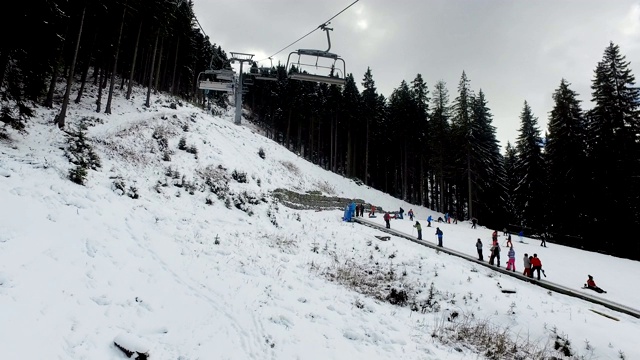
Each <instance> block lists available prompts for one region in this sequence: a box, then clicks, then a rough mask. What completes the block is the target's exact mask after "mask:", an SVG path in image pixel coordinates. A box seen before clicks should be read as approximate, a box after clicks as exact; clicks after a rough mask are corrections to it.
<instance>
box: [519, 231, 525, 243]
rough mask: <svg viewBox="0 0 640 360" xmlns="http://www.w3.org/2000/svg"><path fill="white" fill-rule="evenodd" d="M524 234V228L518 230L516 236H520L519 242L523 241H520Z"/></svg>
mask: <svg viewBox="0 0 640 360" xmlns="http://www.w3.org/2000/svg"><path fill="white" fill-rule="evenodd" d="M523 236H524V230H520V232H519V233H518V237H519V238H520V242H521V243H523V242H524V241H522V237H523Z"/></svg>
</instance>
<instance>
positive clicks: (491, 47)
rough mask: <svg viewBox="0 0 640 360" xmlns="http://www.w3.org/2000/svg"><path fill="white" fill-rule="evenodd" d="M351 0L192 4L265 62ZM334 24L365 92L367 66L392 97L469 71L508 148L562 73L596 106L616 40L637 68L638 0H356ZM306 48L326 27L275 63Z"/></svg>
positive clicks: (541, 112) (212, 28)
mask: <svg viewBox="0 0 640 360" xmlns="http://www.w3.org/2000/svg"><path fill="white" fill-rule="evenodd" d="M351 3H353V0H316V1H310V0H304V1H300V0H195V6H194V9H195V13H196V17H197V18H198V21H199V22H200V24H201V26H202V28H203V29H204V31H205V33H206V34H207V35H208V36H209V37H210V38H211V41H212V42H213V43H216V44H218V45H220V46H222V49H223V50H224V51H225V52H227V54H228V53H229V52H231V51H234V52H245V53H252V54H255V57H254V59H256V60H263V59H266V58H267V57H269V56H270V55H273V54H275V53H276V52H278V51H280V50H281V49H283V48H284V47H286V46H287V45H289V44H291V43H293V42H294V41H296V40H298V39H299V38H301V37H303V36H304V35H305V34H307V33H309V32H310V31H312V30H313V29H314V28H316V27H317V26H318V25H320V24H322V23H324V22H325V21H327V20H329V19H330V18H331V17H333V16H334V15H336V14H338V13H339V12H340V11H341V10H343V9H344V8H346V7H347V6H349V5H350V4H351ZM329 27H331V28H333V29H334V30H333V31H332V32H331V45H332V46H331V50H330V51H331V52H333V53H336V54H338V55H340V56H341V57H342V58H343V59H344V60H345V62H346V72H347V73H352V74H353V76H354V78H355V80H356V83H357V84H358V86H359V88H360V90H361V91H362V86H361V83H362V78H363V77H364V73H365V72H366V70H367V67H370V68H371V70H372V73H373V78H374V81H375V83H376V87H377V89H378V92H379V93H381V94H383V95H385V96H386V97H389V95H390V94H391V92H392V91H393V89H395V88H397V87H398V86H399V85H400V83H401V82H402V80H405V81H407V82H411V81H412V80H413V79H414V78H415V77H416V75H417V74H418V73H419V74H422V77H423V78H424V79H425V81H426V82H427V85H428V86H429V90H432V89H433V85H434V84H435V83H436V81H438V80H444V81H445V82H446V83H447V87H448V89H449V92H450V96H451V100H452V101H453V99H454V98H455V97H456V94H457V86H458V82H459V80H460V76H461V75H462V71H465V72H466V74H467V78H468V79H469V80H470V82H471V87H472V89H473V90H474V91H476V92H477V91H478V90H479V89H482V90H483V91H484V93H485V95H486V98H487V100H488V102H489V104H488V105H489V107H490V108H491V111H492V113H493V115H494V125H495V126H496V128H497V137H498V140H499V141H500V143H501V145H502V146H503V147H504V146H506V143H507V141H509V142H511V143H512V144H513V143H515V140H516V138H517V136H518V128H519V125H520V121H519V116H520V112H521V111H522V108H523V104H524V101H525V100H526V101H528V102H529V104H530V106H531V108H532V110H533V113H534V115H535V116H536V117H537V118H538V121H539V122H538V123H539V125H540V128H541V130H542V131H545V130H546V127H547V118H548V113H549V111H551V108H552V105H553V102H552V98H551V96H552V93H553V91H554V90H555V89H556V88H557V87H558V86H559V84H560V80H561V79H562V78H565V79H567V80H568V81H569V82H570V83H571V84H572V86H571V88H572V89H573V90H575V91H577V92H578V93H579V95H580V99H581V100H582V101H583V108H585V109H588V108H590V107H591V104H590V100H591V89H590V85H591V80H592V78H593V70H594V69H595V67H596V65H597V63H598V61H600V60H601V59H602V55H603V52H604V49H605V48H606V47H607V46H608V44H609V42H610V41H613V42H614V43H615V44H617V45H619V46H620V47H621V51H622V54H623V55H625V56H626V58H627V60H628V61H630V62H631V69H632V70H633V73H634V75H636V76H640V74H638V70H637V69H639V68H640V67H639V66H638V64H639V63H640V1H631V0H615V1H601V0H565V1H558V0H536V1H516V0H509V1H507V0H500V1H498V0H482V1H481V0H429V1H424V0H399V1H388V0H359V1H358V2H357V3H355V4H354V5H353V6H351V7H350V8H349V9H347V10H346V11H344V12H343V13H342V14H340V15H339V16H338V17H336V18H335V19H334V20H333V21H332V22H331V24H330V26H329ZM299 48H302V49H319V50H326V49H327V41H326V34H325V33H324V32H323V31H320V30H317V31H315V32H313V33H312V34H311V35H309V36H307V37H305V38H304V39H303V40H301V41H300V42H297V43H295V44H294V45H292V46H291V47H289V48H286V49H285V50H283V51H282V52H280V53H278V54H277V55H276V56H274V64H276V63H277V62H278V61H280V62H282V63H283V64H285V63H286V62H287V56H288V55H289V53H290V52H291V51H294V50H297V49H299ZM259 65H260V66H268V65H269V61H268V60H266V61H265V62H261V63H259ZM543 135H544V133H543Z"/></svg>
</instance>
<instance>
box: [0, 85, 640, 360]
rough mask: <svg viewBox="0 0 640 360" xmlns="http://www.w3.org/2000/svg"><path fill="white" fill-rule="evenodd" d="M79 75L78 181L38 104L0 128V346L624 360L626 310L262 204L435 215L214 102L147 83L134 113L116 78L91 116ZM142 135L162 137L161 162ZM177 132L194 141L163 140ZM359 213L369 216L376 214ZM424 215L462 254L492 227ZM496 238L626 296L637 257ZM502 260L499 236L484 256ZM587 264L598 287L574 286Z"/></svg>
mask: <svg viewBox="0 0 640 360" xmlns="http://www.w3.org/2000/svg"><path fill="white" fill-rule="evenodd" d="M88 86H89V87H90V88H89V89H87V90H86V95H85V99H84V100H83V102H81V103H80V104H75V103H74V102H71V103H70V104H69V110H68V115H67V130H73V129H76V128H77V126H78V125H79V123H80V122H81V121H82V119H85V120H84V121H85V124H87V125H88V128H87V133H86V138H87V139H88V142H89V143H90V144H91V145H92V147H93V150H94V152H95V153H96V154H97V155H98V157H99V158H100V161H101V167H100V168H99V169H98V170H90V171H89V172H88V175H87V182H86V185H85V186H81V185H78V184H75V183H73V182H71V181H70V180H68V179H67V175H68V173H69V170H71V169H72V168H73V165H71V164H70V163H69V161H68V159H67V158H66V157H65V155H64V151H63V150H62V149H64V148H65V146H66V138H65V135H64V132H62V131H60V130H58V129H57V128H56V127H55V126H53V125H52V124H51V119H52V118H53V117H54V116H55V115H56V113H57V111H58V109H44V108H37V109H36V110H35V117H34V118H31V119H29V120H28V122H27V127H26V130H25V132H21V133H18V132H15V131H14V130H11V129H6V132H7V134H8V136H9V140H2V141H0V204H2V206H0V309H2V310H1V311H0V324H2V326H0V357H1V358H3V359H27V360H30V359H34V360H35V359H91V360H118V359H126V358H127V357H126V356H125V355H124V353H123V352H121V351H120V350H119V349H118V348H117V347H116V346H115V345H114V343H117V344H119V345H120V346H122V347H124V348H126V349H129V350H130V351H138V352H140V353H148V354H149V355H150V358H151V359H181V360H190V359H238V360H246V359H255V360H264V359H304V360H313V359H318V360H327V359H398V358H402V359H407V360H411V359H416V360H417V359H421V360H425V359H427V360H432V359H483V358H484V357H483V356H481V355H479V350H477V349H476V350H474V347H473V346H470V345H465V344H464V343H462V342H461V341H460V340H457V335H455V334H456V331H458V333H459V334H461V333H462V332H461V330H462V329H465V327H464V326H465V324H467V325H469V326H471V325H474V324H477V325H478V326H482V324H485V325H486V327H485V328H489V329H494V331H495V332H497V333H506V334H508V337H509V338H510V339H513V341H517V342H519V343H520V344H523V345H522V347H521V348H529V349H534V348H535V349H538V350H540V351H546V354H547V355H553V354H555V355H557V353H555V352H554V351H553V345H554V340H555V337H556V336H559V337H560V338H562V339H566V340H569V341H570V344H571V350H572V352H573V354H574V356H575V357H574V358H578V357H580V356H582V357H580V358H581V359H619V358H620V354H623V355H624V356H625V357H624V358H626V359H638V358H640V347H638V346H637V339H638V338H640V319H638V318H635V317H633V316H630V315H626V314H623V313H617V312H615V311H613V310H610V309H608V308H606V307H604V306H600V305H597V304H593V303H590V302H587V301H585V300H581V299H578V298H575V297H569V296H566V295H562V294H559V293H554V292H551V291H548V290H546V289H544V288H542V287H539V286H536V285H534V284H531V283H528V282H525V281H521V280H518V279H516V278H513V277H510V276H507V275H504V274H501V273H499V272H496V271H494V270H492V269H491V268H488V267H484V266H481V265H478V264H475V263H473V262H469V261H466V260H463V259H461V258H458V257H455V256H450V255H447V254H445V253H444V252H438V251H435V250H433V249H431V248H428V247H424V246H422V245H419V244H416V243H414V242H411V241H408V240H406V239H403V238H401V237H397V236H391V237H390V240H389V241H380V240H379V239H378V238H377V237H376V236H381V235H384V233H382V232H381V231H380V230H377V229H375V228H372V227H368V226H363V225H360V224H357V223H354V222H345V221H343V218H342V217H343V211H342V210H328V209H325V210H322V209H319V210H320V211H316V210H315V209H310V210H295V209H292V208H289V207H286V206H284V204H283V203H280V202H278V201H276V200H274V198H273V197H272V195H271V194H272V192H273V191H274V190H275V189H279V188H285V189H289V190H291V191H295V192H299V193H309V192H313V193H320V194H322V195H324V196H330V197H340V198H346V199H352V198H355V199H362V200H364V201H366V202H367V203H370V204H374V205H376V206H377V207H378V208H383V209H387V210H396V209H399V208H400V207H403V208H404V209H405V210H406V211H408V210H409V209H412V210H413V211H414V212H415V214H416V216H417V218H416V219H417V220H418V221H420V222H421V223H422V226H423V239H424V240H425V241H427V242H429V243H434V242H435V235H434V233H435V230H434V228H433V227H431V228H428V227H427V226H426V225H427V222H426V221H425V220H426V218H427V216H429V215H432V216H434V217H438V216H441V215H442V214H438V213H436V212H433V211H431V210H429V209H427V208H423V207H418V206H412V205H411V204H407V203H405V202H402V201H400V200H398V199H395V198H393V197H391V196H389V195H387V194H384V193H381V192H379V191H377V190H374V189H371V188H369V187H367V186H363V185H358V184H356V183H355V182H353V181H351V180H349V179H346V178H343V177H340V176H338V175H337V174H334V173H331V172H328V171H326V170H323V169H322V168H319V167H317V166H315V165H313V164H311V163H309V162H306V161H305V160H304V159H302V158H300V157H299V156H297V155H296V154H294V153H292V152H290V151H288V150H286V149H285V148H283V147H281V146H280V145H278V144H277V143H274V142H273V141H271V140H269V139H267V138H266V137H264V136H263V133H262V131H261V130H260V129H259V128H257V127H255V126H253V125H252V124H250V123H249V122H247V120H246V119H243V121H242V124H241V125H235V124H234V113H233V111H232V110H231V109H230V110H222V109H215V110H217V113H218V115H216V116H212V115H211V114H210V113H209V112H205V111H204V110H201V109H199V108H196V107H194V106H191V105H189V104H187V103H182V102H177V101H176V100H173V99H170V98H167V97H165V96H164V95H161V94H160V95H157V96H155V95H154V98H153V99H152V106H151V107H150V108H146V107H145V106H143V104H144V102H145V93H146V91H145V90H144V89H139V88H137V89H135V91H134V94H133V97H132V99H131V100H125V99H124V90H120V89H116V94H115V96H114V100H113V105H112V111H113V113H112V114H111V115H107V114H104V113H96V112H95V111H94V106H95V105H94V101H92V99H94V98H95V96H96V93H97V91H96V89H95V88H93V86H92V85H91V84H88ZM59 91H61V90H59ZM171 104H177V106H175V109H172V106H171ZM154 134H155V135H154ZM154 136H155V137H154ZM158 137H165V138H166V139H167V140H168V150H169V154H170V159H165V158H164V154H163V151H162V150H161V148H160V142H159V141H158V140H157V138H158ZM182 138H184V139H185V142H186V144H187V148H195V149H196V150H197V151H195V154H194V153H193V152H192V153H189V152H187V151H184V150H180V149H179V143H180V140H181V139H182ZM260 150H262V153H263V154H264V158H263V157H261V156H260V155H259V153H260V152H261V151H260ZM196 155H197V156H196ZM167 160H169V161H167ZM233 173H236V174H245V175H246V176H245V179H246V181H245V182H242V181H236V180H233ZM168 174H170V175H171V176H169V175H168ZM203 174H209V175H208V177H209V178H211V179H215V180H214V181H215V183H216V184H218V185H219V187H218V188H219V189H224V188H225V186H223V185H224V183H225V181H224V179H227V181H226V183H228V190H227V191H226V192H221V191H219V192H218V195H219V196H218V195H216V194H213V193H212V192H211V191H210V190H209V186H208V185H206V182H205V180H204V175H203ZM236 178H237V179H242V176H236ZM188 184H193V185H194V186H193V188H192V189H193V190H192V192H193V194H190V193H189V191H188V188H189V187H188V186H185V185H188ZM123 189H124V191H123ZM134 194H137V198H136V199H134V198H133V197H135V196H134ZM242 199H245V200H246V199H257V200H256V201H254V202H252V203H248V202H247V201H244V205H242V203H243V201H241V200H242ZM208 203H209V204H208ZM234 204H238V206H237V207H236V206H234ZM345 205H346V203H345ZM371 221H373V222H376V223H377V224H382V218H381V217H380V216H378V217H377V218H374V219H371ZM413 225H414V222H412V221H410V220H409V219H406V218H405V219H403V220H400V219H397V220H391V227H392V229H396V230H398V231H402V232H404V233H405V234H407V235H408V236H416V232H415V229H414V228H413V227H412V226H413ZM433 226H439V227H440V228H441V229H442V230H443V232H444V247H446V248H450V249H454V250H458V251H460V252H463V253H467V254H469V255H472V256H473V255H474V254H475V251H476V250H475V243H476V239H478V238H480V239H481V240H482V241H483V243H484V249H485V256H486V254H487V252H488V247H489V246H488V245H489V243H490V238H491V233H492V229H487V228H484V227H482V224H480V226H479V227H478V228H477V229H471V226H470V224H469V223H468V222H459V223H458V224H435V223H434V224H433ZM525 235H526V234H525ZM504 241H505V238H504V235H502V234H500V237H499V242H500V244H502V245H504ZM513 243H514V249H515V251H516V270H517V271H522V260H521V258H522V256H523V254H524V253H525V252H526V253H529V254H532V253H537V254H538V256H539V257H540V259H541V260H542V264H543V268H544V269H545V271H546V275H547V277H546V278H543V279H542V281H549V282H554V283H557V284H561V285H565V286H567V287H570V288H573V289H575V291H579V292H584V293H588V294H592V295H594V296H598V297H600V298H602V299H605V300H608V301H613V302H617V303H621V304H623V305H626V306H630V307H633V306H634V305H635V306H637V304H640V288H639V287H638V286H636V284H637V283H638V280H639V279H638V274H640V262H637V261H632V260H627V259H620V258H615V257H611V256H608V255H603V254H598V253H592V252H587V251H582V250H578V249H572V248H567V247H564V246H561V245H558V244H554V243H548V247H541V246H540V244H539V243H538V241H536V240H534V239H529V238H527V237H526V236H525V237H524V238H523V243H520V242H519V239H518V238H517V237H516V236H514V237H513ZM485 259H486V257H485ZM505 260H506V249H505V248H504V247H503V251H502V264H501V266H503V267H504V262H505ZM589 274H591V275H593V276H594V279H595V281H596V283H597V284H598V285H599V286H600V287H602V288H604V289H605V290H607V293H606V294H595V293H592V292H591V290H586V289H585V290H583V289H580V288H581V286H582V284H584V282H585V281H586V279H587V275H589ZM630 285H631V286H630ZM390 288H394V289H398V290H404V291H406V292H407V294H408V295H409V298H410V299H412V301H416V302H418V303H425V302H426V301H427V299H429V296H428V294H429V292H430V289H432V292H433V297H432V298H431V306H430V307H426V310H425V312H421V311H411V310H410V308H409V307H408V306H397V305H392V304H390V303H389V302H387V301H383V300H380V299H383V298H385V296H386V295H388V294H389V292H390V290H389V289H390ZM501 289H506V290H512V291H513V292H512V293H503V292H502V291H501ZM376 294H378V295H376ZM594 311H598V312H600V313H602V314H605V315H608V316H612V317H614V318H615V319H611V318H608V317H605V316H603V315H600V314H598V313H596V312H594ZM454 314H458V317H457V318H456V319H458V320H455V319H454V320H453V321H448V320H447V319H448V318H452V317H453V316H454ZM450 328H453V330H451V331H449V330H447V329H450ZM456 329H458V330H456ZM434 335H435V336H434ZM461 338H462V339H469V336H468V335H462V336H461ZM526 344H528V347H527V346H524V345H526ZM544 349H546V350H544ZM558 358H559V359H567V358H566V357H560V356H559V357H558Z"/></svg>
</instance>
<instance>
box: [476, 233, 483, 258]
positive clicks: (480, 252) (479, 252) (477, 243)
mask: <svg viewBox="0 0 640 360" xmlns="http://www.w3.org/2000/svg"><path fill="white" fill-rule="evenodd" d="M476 249H478V260H480V261H484V257H483V256H482V241H481V240H480V238H478V241H476Z"/></svg>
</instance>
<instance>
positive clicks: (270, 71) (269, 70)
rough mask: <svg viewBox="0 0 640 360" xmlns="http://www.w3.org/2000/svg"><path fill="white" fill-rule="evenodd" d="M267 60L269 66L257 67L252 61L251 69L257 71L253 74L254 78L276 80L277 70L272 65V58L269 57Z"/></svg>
mask: <svg viewBox="0 0 640 360" xmlns="http://www.w3.org/2000/svg"><path fill="white" fill-rule="evenodd" d="M269 61H270V62H271V66H270V67H266V66H261V67H258V65H257V64H256V63H253V64H254V65H255V67H254V66H252V67H251V70H254V69H255V70H257V71H258V73H257V74H256V75H255V79H256V80H266V81H276V80H278V70H277V69H276V68H274V67H273V60H272V59H271V58H269Z"/></svg>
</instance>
